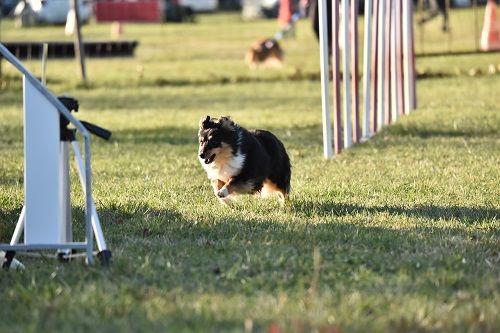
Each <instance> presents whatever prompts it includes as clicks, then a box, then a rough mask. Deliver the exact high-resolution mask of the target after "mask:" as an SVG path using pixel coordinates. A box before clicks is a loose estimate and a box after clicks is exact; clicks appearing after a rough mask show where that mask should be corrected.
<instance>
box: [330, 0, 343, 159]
mask: <svg viewBox="0 0 500 333" xmlns="http://www.w3.org/2000/svg"><path fill="white" fill-rule="evenodd" d="M332 67H333V68H332V70H333V75H332V76H333V78H332V82H333V84H332V85H333V136H334V138H333V142H334V150H335V154H339V153H340V152H341V151H342V124H341V116H340V113H341V109H340V62H339V0H332ZM344 74H345V73H344ZM344 78H345V75H344Z"/></svg>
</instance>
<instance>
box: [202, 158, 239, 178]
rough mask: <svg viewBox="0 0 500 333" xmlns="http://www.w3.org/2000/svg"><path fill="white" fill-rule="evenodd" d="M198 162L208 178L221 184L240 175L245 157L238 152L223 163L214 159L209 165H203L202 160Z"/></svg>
mask: <svg viewBox="0 0 500 333" xmlns="http://www.w3.org/2000/svg"><path fill="white" fill-rule="evenodd" d="M200 162H201V165H202V166H203V168H204V169H205V171H206V172H207V175H208V178H210V179H220V180H222V181H223V182H227V181H229V179H231V177H234V176H236V175H237V174H238V173H240V171H241V169H242V168H243V164H244V163H245V155H244V154H241V153H240V152H238V153H237V154H236V155H234V156H231V157H230V158H229V159H227V160H224V161H220V160H218V159H217V157H216V158H215V160H214V161H213V162H212V163H210V164H205V163H204V162H203V160H200Z"/></svg>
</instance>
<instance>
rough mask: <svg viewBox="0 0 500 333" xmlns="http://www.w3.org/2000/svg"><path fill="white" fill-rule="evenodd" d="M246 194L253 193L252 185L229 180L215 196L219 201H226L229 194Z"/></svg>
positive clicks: (247, 182) (246, 182) (232, 179)
mask: <svg viewBox="0 0 500 333" xmlns="http://www.w3.org/2000/svg"><path fill="white" fill-rule="evenodd" d="M246 193H253V186H252V183H251V182H249V181H241V180H235V179H234V178H231V179H229V181H228V182H227V183H226V184H225V185H224V186H223V187H222V188H221V189H220V190H219V191H217V196H218V197H219V198H220V199H228V197H229V196H230V195H231V194H246Z"/></svg>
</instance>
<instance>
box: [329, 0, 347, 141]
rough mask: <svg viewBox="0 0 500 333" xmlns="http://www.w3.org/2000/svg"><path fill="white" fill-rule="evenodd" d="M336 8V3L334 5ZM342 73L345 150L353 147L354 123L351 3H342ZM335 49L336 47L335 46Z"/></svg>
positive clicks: (345, 0) (344, 0) (345, 1)
mask: <svg viewBox="0 0 500 333" xmlns="http://www.w3.org/2000/svg"><path fill="white" fill-rule="evenodd" d="M333 5H334V6H335V3H334V4H333ZM342 33H343V36H342V37H343V41H344V43H343V49H342V65H343V66H342V71H343V77H342V79H343V82H344V96H343V100H344V148H349V147H351V146H352V121H351V77H350V54H351V49H350V43H349V1H347V0H343V1H342ZM333 47H335V45H334V46H333Z"/></svg>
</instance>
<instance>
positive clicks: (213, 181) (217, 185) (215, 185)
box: [210, 179, 225, 196]
mask: <svg viewBox="0 0 500 333" xmlns="http://www.w3.org/2000/svg"><path fill="white" fill-rule="evenodd" d="M210 182H211V184H212V188H213V189H214V193H215V195H217V192H219V190H220V189H221V188H222V187H223V186H224V185H225V183H224V182H223V181H222V180H220V179H211V180H210ZM217 196H218V195H217Z"/></svg>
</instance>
